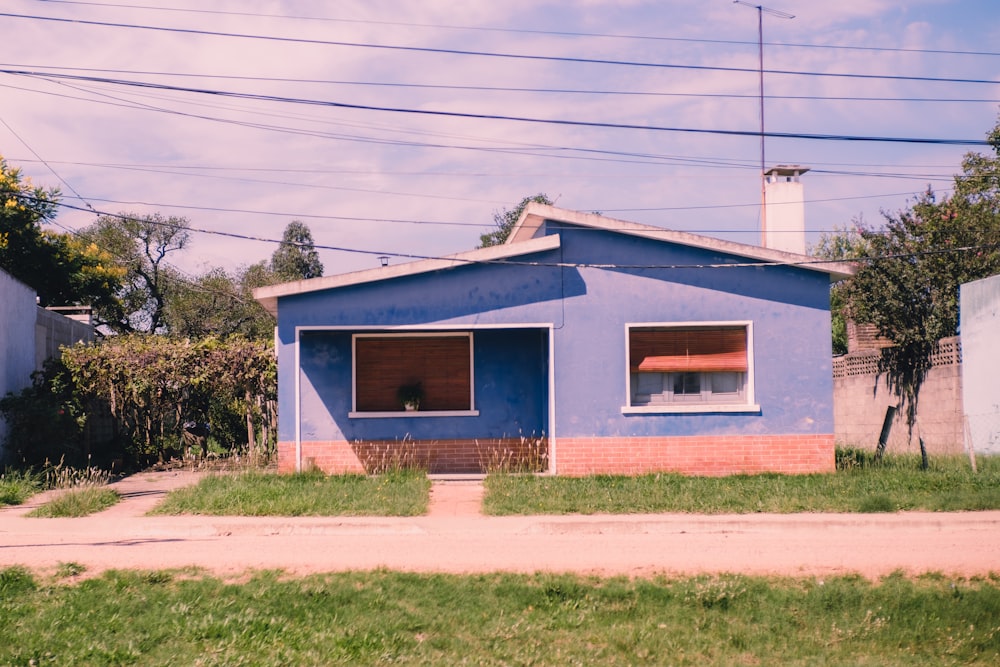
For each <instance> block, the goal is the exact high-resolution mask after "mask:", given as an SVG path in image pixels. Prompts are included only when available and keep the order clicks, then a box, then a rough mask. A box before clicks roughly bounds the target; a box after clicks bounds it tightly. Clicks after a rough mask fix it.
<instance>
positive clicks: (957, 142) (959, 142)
mask: <svg viewBox="0 0 1000 667" xmlns="http://www.w3.org/2000/svg"><path fill="white" fill-rule="evenodd" d="M2 15H3V14H0V16H2ZM0 73H3V74H12V75H18V76H26V77H35V78H40V79H66V80H73V81H86V82H90V83H105V84H110V85H118V86H128V87H136V88H151V89H155V90H170V91H173V92H185V93H195V94H201V95H214V96H219V97H231V98H235V99H245V100H255V101H264V102H280V103H286V104H302V105H307V106H319V107H330V108H337V109H353V110H358V111H382V112H388V113H404V114H414V115H419V116H437V117H449V118H467V119H477V120H501V121H511V122H521V123H540V124H547V125H564V126H570V127H594V128H603V129H617V130H647V131H652V132H680V133H691V134H717V135H724V136H736V137H759V136H761V133H759V132H753V131H747V130H722V129H701V128H687V127H666V126H659V125H638V124H634V123H610V122H600V121H580V120H569V119H559V118H530V117H526V116H508V115H504V114H485V113H470V112H459V111H443V110H433V109H413V108H406V107H389V106H378V105H372V104H354V103H350V102H336V101H330V100H312V99H305V98H295V97H282V96H276V95H261V94H257V93H238V92H234V91H222V90H212V89H205V88H190V87H186V86H172V85H169V84H161V83H151V82H144V81H129V80H125V79H110V78H105V77H90V76H80V75H74V74H57V73H42V72H33V71H28V70H12V69H0ZM998 83H1000V82H998ZM177 113H179V112H177ZM764 136H765V137H769V138H776V139H802V140H814V141H848V142H881V143H905V144H935V145H945V146H987V145H989V142H988V141H986V140H984V139H935V138H920V137H884V136H882V137H879V136H858V135H845V134H811V133H802V132H766V133H764Z"/></svg>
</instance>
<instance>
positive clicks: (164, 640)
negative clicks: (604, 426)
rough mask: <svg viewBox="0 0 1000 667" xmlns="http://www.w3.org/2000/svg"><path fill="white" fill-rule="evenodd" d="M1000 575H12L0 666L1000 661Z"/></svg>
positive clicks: (0, 631)
mask: <svg viewBox="0 0 1000 667" xmlns="http://www.w3.org/2000/svg"><path fill="white" fill-rule="evenodd" d="M997 609H1000V580H998V579H997V578H990V579H972V580H967V579H953V578H947V577H943V576H940V575H931V576H925V577H920V578H917V579H911V578H907V577H903V576H890V577H886V578H884V579H882V580H880V581H877V582H870V581H868V580H865V579H863V578H860V577H854V576H844V577H830V578H826V579H816V578H806V579H791V578H763V577H747V576H736V575H725V576H700V577H686V578H676V579H668V578H654V579H632V578H626V577H618V578H610V579H597V578H592V577H581V576H574V575H555V574H535V575H521V574H500V573H498V574H485V575H475V576H459V575H443V574H408V573H395V572H387V571H378V572H369V573H360V572H347V573H336V574H326V575H316V576H310V577H304V578H288V577H285V576H282V575H281V573H276V572H265V573H258V574H255V575H253V576H252V577H251V578H250V579H249V580H246V581H243V582H241V583H229V582H226V581H223V580H220V579H217V578H213V577H209V576H204V575H202V574H199V573H197V572H190V571H187V572H168V571H154V572H108V573H105V574H103V575H101V576H99V577H94V578H88V579H85V580H83V581H80V582H71V581H67V580H66V579H64V578H59V577H56V578H54V579H52V580H45V579H41V578H39V577H37V576H35V575H33V574H32V573H31V572H30V571H27V570H25V569H24V568H9V569H7V570H0V610H2V612H3V614H4V618H5V619H9V620H10V622H6V623H3V624H0V664H23V665H27V664H39V665H42V664H88V665H111V664H142V665H176V664H192V665H193V664H204V665H228V664H241V665H275V664H324V665H330V664H343V665H348V664H349V665H380V664H390V663H392V664H420V665H456V664H473V665H529V664H530V665H560V666H561V665H584V664H586V665H595V664H600V665H610V664H629V665H664V664H669V665H682V666H685V665H698V666H699V667H700V666H704V665H707V666H714V665H727V666H728V665H783V664H791V665H814V664H822V665H831V666H841V665H845V666H846V665H851V666H856V665H918V664H920V665H924V664H933V665H942V666H949V665H969V664H980V665H995V664H998V662H1000V617H998V615H997Z"/></svg>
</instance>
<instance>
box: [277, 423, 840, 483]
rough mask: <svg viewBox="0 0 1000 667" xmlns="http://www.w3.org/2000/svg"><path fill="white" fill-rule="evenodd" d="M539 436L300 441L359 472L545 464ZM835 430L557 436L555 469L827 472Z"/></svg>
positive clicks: (284, 448)
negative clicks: (400, 465) (487, 439)
mask: <svg viewBox="0 0 1000 667" xmlns="http://www.w3.org/2000/svg"><path fill="white" fill-rule="evenodd" d="M546 456H547V450H546V443H544V442H543V441H526V440H523V439H520V440H517V439H512V440H507V441H493V442H489V443H481V442H479V441H476V440H441V441H426V440H425V441H412V440H404V441H383V442H355V443H351V442H345V441H326V442H303V443H302V463H303V469H308V468H318V469H320V470H323V471H324V472H327V473H365V472H374V471H378V470H379V469H384V468H386V467H390V466H392V465H394V464H397V463H407V464H412V465H416V466H419V467H423V468H426V469H427V470H429V471H430V472H432V473H438V474H441V473H478V472H484V471H488V470H491V469H511V468H518V469H525V470H535V471H539V472H541V471H543V470H546V469H547V458H546ZM834 469H835V454H834V436H833V434H832V433H831V434H821V435H752V436H751V435H721V436H719V435H716V436H683V437H643V438H559V440H558V442H557V444H556V472H557V473H558V474H560V475H568V476H582V475H593V474H601V473H608V474H636V475H637V474H643V473H648V472H679V473H682V474H685V475H698V476H723V475H734V474H754V473H762V472H777V473H784V474H808V473H832V472H833V471H834ZM278 470H279V471H280V472H294V471H295V443H292V442H281V443H278Z"/></svg>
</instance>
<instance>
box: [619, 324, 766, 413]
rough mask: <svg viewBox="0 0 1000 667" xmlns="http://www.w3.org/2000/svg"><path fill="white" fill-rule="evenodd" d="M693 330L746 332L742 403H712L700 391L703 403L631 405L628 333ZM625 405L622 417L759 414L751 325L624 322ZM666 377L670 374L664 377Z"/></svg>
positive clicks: (697, 401)
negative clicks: (715, 328) (725, 329)
mask: <svg viewBox="0 0 1000 667" xmlns="http://www.w3.org/2000/svg"><path fill="white" fill-rule="evenodd" d="M695 327H718V328H725V327H744V328H745V329H746V332H747V371H746V379H745V381H744V383H743V397H742V398H743V400H741V401H737V402H712V401H711V400H710V398H709V397H710V396H711V394H709V393H706V392H705V391H704V390H703V391H702V400H698V399H692V400H691V401H680V402H676V403H673V402H671V403H657V404H653V405H632V371H631V368H632V366H631V345H630V337H629V333H630V332H631V330H632V329H691V328H695ZM624 347H625V405H624V406H622V413H623V414H692V413H705V412H760V405H758V404H757V402H756V398H755V392H754V379H755V378H754V353H753V350H754V339H753V321H751V320H730V321H709V322H627V323H626V324H625V346H624ZM663 375H665V376H669V375H671V373H664V374H663ZM706 375H710V373H702V378H701V383H702V386H704V383H705V376H706Z"/></svg>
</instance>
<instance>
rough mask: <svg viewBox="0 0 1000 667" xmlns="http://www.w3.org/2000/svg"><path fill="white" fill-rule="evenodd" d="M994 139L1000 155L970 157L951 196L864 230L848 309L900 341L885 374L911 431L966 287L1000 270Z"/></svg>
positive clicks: (995, 134)
mask: <svg viewBox="0 0 1000 667" xmlns="http://www.w3.org/2000/svg"><path fill="white" fill-rule="evenodd" d="M989 140H990V143H991V145H992V147H993V149H994V152H995V155H994V156H992V157H988V156H984V155H980V154H969V155H967V156H966V158H965V159H964V160H963V163H962V167H963V170H962V173H961V174H959V175H957V176H956V177H955V191H954V194H953V195H952V196H951V197H944V198H938V197H937V196H935V195H934V193H932V192H930V191H928V192H926V193H924V194H923V195H921V196H920V197H919V198H918V199H917V201H916V202H915V203H914V204H913V205H912V206H911V207H910V208H909V209H906V210H903V211H899V212H897V213H885V214H883V215H884V217H885V225H884V227H883V228H881V229H870V228H862V229H861V238H862V239H863V241H864V243H865V244H866V246H865V247H864V248H863V250H864V252H863V253H862V256H863V257H864V260H863V261H862V262H861V263H860V265H859V269H858V272H857V273H856V274H855V276H854V278H853V279H852V280H851V282H850V284H849V286H848V288H847V293H846V299H847V303H848V306H847V307H848V309H849V312H850V314H851V316H852V317H854V318H855V320H856V321H858V322H863V323H871V324H874V325H875V326H876V327H877V328H878V330H879V333H881V335H883V336H885V337H886V338H888V339H889V340H891V341H892V342H893V343H894V346H893V347H891V348H889V349H888V350H886V352H885V355H886V356H885V358H884V362H885V364H886V368H885V372H886V377H887V380H888V383H889V387H890V389H891V390H892V391H893V392H894V393H895V394H896V395H897V396H898V397H899V398H900V400H901V405H902V406H903V407H904V408H905V410H906V413H905V414H906V419H907V425H908V426H909V428H910V431H911V432H912V429H913V426H914V424H915V420H916V410H917V402H918V397H919V392H920V386H921V384H922V383H923V381H924V378H925V377H926V374H927V371H928V369H929V368H930V365H931V353H932V352H933V350H934V346H935V345H936V344H937V342H938V340H940V339H941V338H944V337H948V336H954V335H955V334H956V333H957V332H958V298H959V286H960V285H961V284H962V283H966V282H969V281H972V280H977V279H979V278H984V277H987V276H991V275H994V274H997V273H1000V187H998V184H1000V178H998V174H1000V125H998V126H997V127H996V128H994V129H993V131H992V132H991V133H990V135H989Z"/></svg>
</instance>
